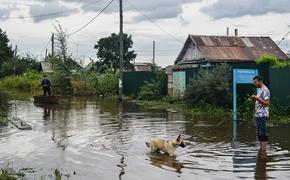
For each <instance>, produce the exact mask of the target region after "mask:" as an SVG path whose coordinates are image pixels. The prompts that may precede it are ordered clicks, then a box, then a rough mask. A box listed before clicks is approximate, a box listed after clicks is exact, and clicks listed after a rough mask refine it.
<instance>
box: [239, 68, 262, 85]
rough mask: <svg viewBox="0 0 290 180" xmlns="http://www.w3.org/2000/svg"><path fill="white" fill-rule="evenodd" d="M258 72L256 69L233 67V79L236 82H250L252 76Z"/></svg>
mask: <svg viewBox="0 0 290 180" xmlns="http://www.w3.org/2000/svg"><path fill="white" fill-rule="evenodd" d="M257 74H258V70H257V69H234V79H235V80H236V82H234V83H237V84H251V83H252V82H253V77H254V76H256V75H257Z"/></svg>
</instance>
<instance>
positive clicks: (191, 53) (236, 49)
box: [175, 35, 288, 64]
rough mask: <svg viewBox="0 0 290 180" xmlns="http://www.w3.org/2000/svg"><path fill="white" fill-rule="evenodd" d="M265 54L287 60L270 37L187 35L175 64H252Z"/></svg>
mask: <svg viewBox="0 0 290 180" xmlns="http://www.w3.org/2000/svg"><path fill="white" fill-rule="evenodd" d="M266 54H271V55H274V56H276V57H277V58H278V59H279V60H285V59H287V58H288V57H287V55H286V54H285V53H284V52H283V51H282V50H281V49H280V48H279V47H278V45H277V44H276V43H275V42H274V41H273V40H272V39H271V38H270V37H247V36H199V35H189V36H188V38H187V40H186V41H185V44H184V46H183V48H182V50H181V52H180V53H179V55H178V57H177V58H176V60H175V64H196V63H202V62H208V63H212V62H215V63H216V62H254V61H255V60H256V59H257V58H259V57H261V56H263V55H266Z"/></svg>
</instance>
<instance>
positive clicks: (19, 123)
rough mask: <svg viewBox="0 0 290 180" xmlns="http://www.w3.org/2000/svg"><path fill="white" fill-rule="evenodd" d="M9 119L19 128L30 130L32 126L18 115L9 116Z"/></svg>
mask: <svg viewBox="0 0 290 180" xmlns="http://www.w3.org/2000/svg"><path fill="white" fill-rule="evenodd" d="M9 121H10V122H11V123H12V124H13V125H14V126H15V127H17V128H18V129H20V130H32V127H31V126H30V125H29V124H27V123H26V122H25V121H23V120H22V119H20V118H18V117H12V118H9Z"/></svg>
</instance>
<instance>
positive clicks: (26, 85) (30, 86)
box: [0, 72, 42, 90]
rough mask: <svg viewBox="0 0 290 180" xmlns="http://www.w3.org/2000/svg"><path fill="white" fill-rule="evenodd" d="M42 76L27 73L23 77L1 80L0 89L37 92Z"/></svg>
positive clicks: (9, 77) (7, 77)
mask: <svg viewBox="0 0 290 180" xmlns="http://www.w3.org/2000/svg"><path fill="white" fill-rule="evenodd" d="M41 76H42V74H40V73H37V72H27V73H26V74H24V75H21V76H6V77H4V78H2V79H0V89H4V90H10V89H19V90H35V89H37V88H38V86H39V84H40V79H41Z"/></svg>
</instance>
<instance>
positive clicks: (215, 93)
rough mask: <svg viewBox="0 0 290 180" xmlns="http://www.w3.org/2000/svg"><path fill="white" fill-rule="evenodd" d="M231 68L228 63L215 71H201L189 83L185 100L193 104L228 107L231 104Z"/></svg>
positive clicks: (217, 67)
mask: <svg viewBox="0 0 290 180" xmlns="http://www.w3.org/2000/svg"><path fill="white" fill-rule="evenodd" d="M230 82H231V67H230V65H228V64H226V63H222V64H218V65H216V66H215V67H214V68H213V69H201V70H199V71H198V73H197V74H196V75H195V76H194V78H193V79H191V81H190V82H189V87H188V88H187V89H186V93H185V99H186V100H188V101H189V102H190V103H192V104H198V103H208V104H214V105H221V106H226V105H227V104H228V103H229V102H230V97H231V95H230V87H231V86H230Z"/></svg>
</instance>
